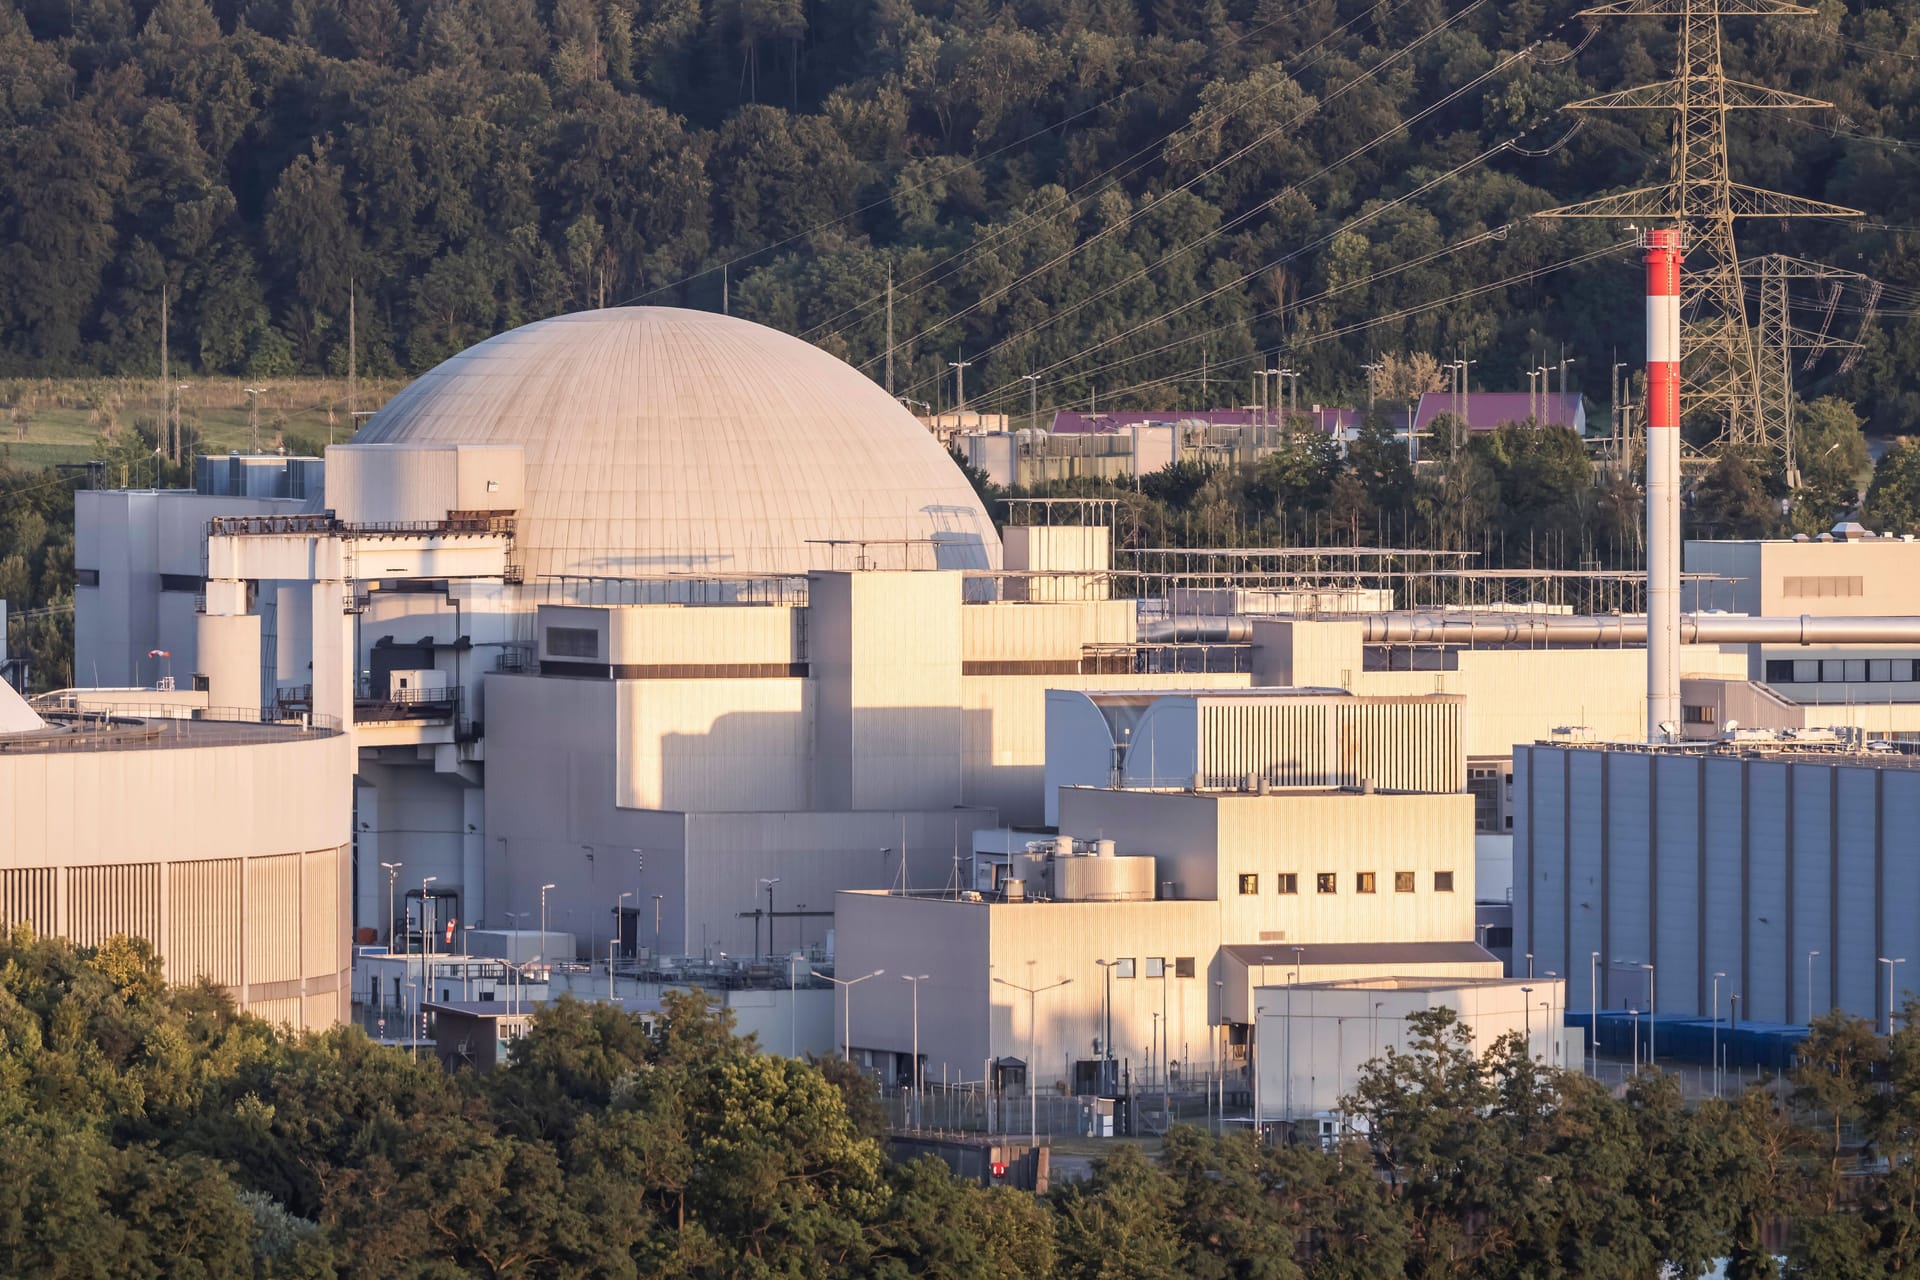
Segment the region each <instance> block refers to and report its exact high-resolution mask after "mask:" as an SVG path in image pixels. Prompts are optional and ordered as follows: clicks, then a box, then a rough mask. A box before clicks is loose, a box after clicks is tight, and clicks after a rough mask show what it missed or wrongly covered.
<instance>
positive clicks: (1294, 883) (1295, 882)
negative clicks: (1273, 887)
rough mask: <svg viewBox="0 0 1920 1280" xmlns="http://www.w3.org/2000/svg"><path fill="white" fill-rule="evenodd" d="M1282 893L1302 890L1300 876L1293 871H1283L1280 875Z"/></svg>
mask: <svg viewBox="0 0 1920 1280" xmlns="http://www.w3.org/2000/svg"><path fill="white" fill-rule="evenodd" d="M1279 880H1280V892H1281V893H1298V892H1300V877H1299V876H1298V875H1297V874H1296V873H1294V872H1292V871H1282V872H1281V873H1280V876H1279Z"/></svg>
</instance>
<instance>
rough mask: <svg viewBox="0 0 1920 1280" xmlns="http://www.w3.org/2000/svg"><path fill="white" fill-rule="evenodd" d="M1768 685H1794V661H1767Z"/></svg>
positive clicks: (1769, 659) (1776, 659) (1780, 659)
mask: <svg viewBox="0 0 1920 1280" xmlns="http://www.w3.org/2000/svg"><path fill="white" fill-rule="evenodd" d="M1767 683H1768V684H1792V683H1793V660H1792V659H1790V658H1768V659H1767Z"/></svg>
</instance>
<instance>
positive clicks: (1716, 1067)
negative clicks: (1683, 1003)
mask: <svg viewBox="0 0 1920 1280" xmlns="http://www.w3.org/2000/svg"><path fill="white" fill-rule="evenodd" d="M1726 976H1727V975H1726V974H1724V973H1716V974H1714V975H1713V1043H1712V1047H1711V1049H1710V1053H1711V1054H1712V1059H1711V1060H1712V1062H1713V1096H1714V1097H1716V1098H1717V1097H1719V1096H1720V979H1722V978H1724V977H1726Z"/></svg>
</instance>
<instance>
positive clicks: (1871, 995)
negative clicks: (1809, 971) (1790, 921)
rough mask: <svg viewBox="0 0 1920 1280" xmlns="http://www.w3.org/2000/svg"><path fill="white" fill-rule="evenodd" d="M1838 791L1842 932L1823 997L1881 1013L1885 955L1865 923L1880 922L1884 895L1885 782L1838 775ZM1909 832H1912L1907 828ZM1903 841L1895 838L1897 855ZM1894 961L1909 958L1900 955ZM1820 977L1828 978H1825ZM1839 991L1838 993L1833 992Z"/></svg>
mask: <svg viewBox="0 0 1920 1280" xmlns="http://www.w3.org/2000/svg"><path fill="white" fill-rule="evenodd" d="M1837 772H1838V775H1839V776H1838V777H1837V778H1836V779H1835V786H1836V788H1837V794H1838V796H1839V800H1840V803H1839V805H1838V806H1837V808H1836V809H1835V812H1834V829H1835V834H1836V835H1837V836H1838V837H1839V839H1838V847H1839V849H1840V852H1841V857H1840V859H1839V862H1838V863H1837V865H1836V867H1835V870H1834V884H1833V887H1834V903H1833V911H1834V918H1835V919H1836V920H1838V921H1839V923H1840V927H1839V929H1838V930H1836V931H1835V933H1834V936H1833V968H1832V969H1831V970H1829V971H1828V972H1829V973H1830V974H1831V975H1832V983H1831V984H1830V985H1829V986H1828V987H1827V988H1826V989H1823V990H1822V991H1821V996H1822V999H1821V1001H1820V1002H1821V1003H1822V1004H1825V1003H1826V999H1827V997H1828V995H1829V993H1830V992H1831V993H1832V995H1833V997H1834V1003H1836V1004H1837V1005H1838V1006H1839V1007H1840V1008H1842V1009H1872V1008H1876V1007H1877V1005H1876V1003H1875V997H1876V995H1877V994H1878V988H1879V987H1880V986H1881V985H1884V984H1883V983H1880V982H1878V981H1877V979H1879V977H1880V975H1879V974H1878V973H1877V972H1876V957H1878V956H1881V955H1884V954H1886V953H1885V952H1882V951H1880V950H1878V949H1877V945H1876V944H1877V943H1878V941H1879V939H1878V938H1877V937H1876V936H1875V934H1876V932H1877V930H1875V929H1873V928H1870V927H1866V922H1867V921H1871V920H1876V919H1877V918H1878V916H1879V908H1880V892H1879V888H1878V886H1877V884H1876V881H1877V880H1878V879H1879V872H1878V864H1879V857H1878V854H1879V850H1878V848H1877V847H1876V842H1877V840H1878V830H1877V829H1878V827H1879V813H1878V805H1877V802H1876V794H1875V793H1876V792H1877V790H1878V788H1877V787H1876V785H1875V780H1876V779H1877V778H1878V777H1880V776H1882V775H1881V774H1880V773H1879V771H1877V770H1874V769H1841V770H1838V771H1837ZM1907 830H1908V831H1909V832H1911V831H1912V830H1913V828H1911V827H1909V828H1907ZM1901 843H1902V842H1901V841H1900V839H1899V838H1898V837H1895V838H1894V840H1893V842H1892V847H1893V849H1894V851H1895V852H1896V853H1897V852H1898V851H1899V849H1900V847H1901ZM1893 954H1895V955H1906V954H1907V953H1906V952H1904V951H1896V952H1894V953H1893ZM1817 976H1821V977H1825V976H1826V975H1825V974H1820V975H1817ZM1835 985H1837V987H1838V990H1837V991H1833V986H1835Z"/></svg>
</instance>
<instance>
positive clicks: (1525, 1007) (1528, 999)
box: [1520, 987, 1533, 1058]
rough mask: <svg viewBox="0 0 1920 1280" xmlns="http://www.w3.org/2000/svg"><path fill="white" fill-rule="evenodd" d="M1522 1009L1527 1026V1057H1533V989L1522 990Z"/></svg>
mask: <svg viewBox="0 0 1920 1280" xmlns="http://www.w3.org/2000/svg"><path fill="white" fill-rule="evenodd" d="M1520 995H1521V997H1522V999H1521V1001H1520V1008H1521V1011H1522V1014H1523V1015H1524V1017H1525V1018H1526V1025H1527V1057H1529V1058H1531V1057H1533V998H1532V997H1533V988H1532V987H1522V988H1520Z"/></svg>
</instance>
